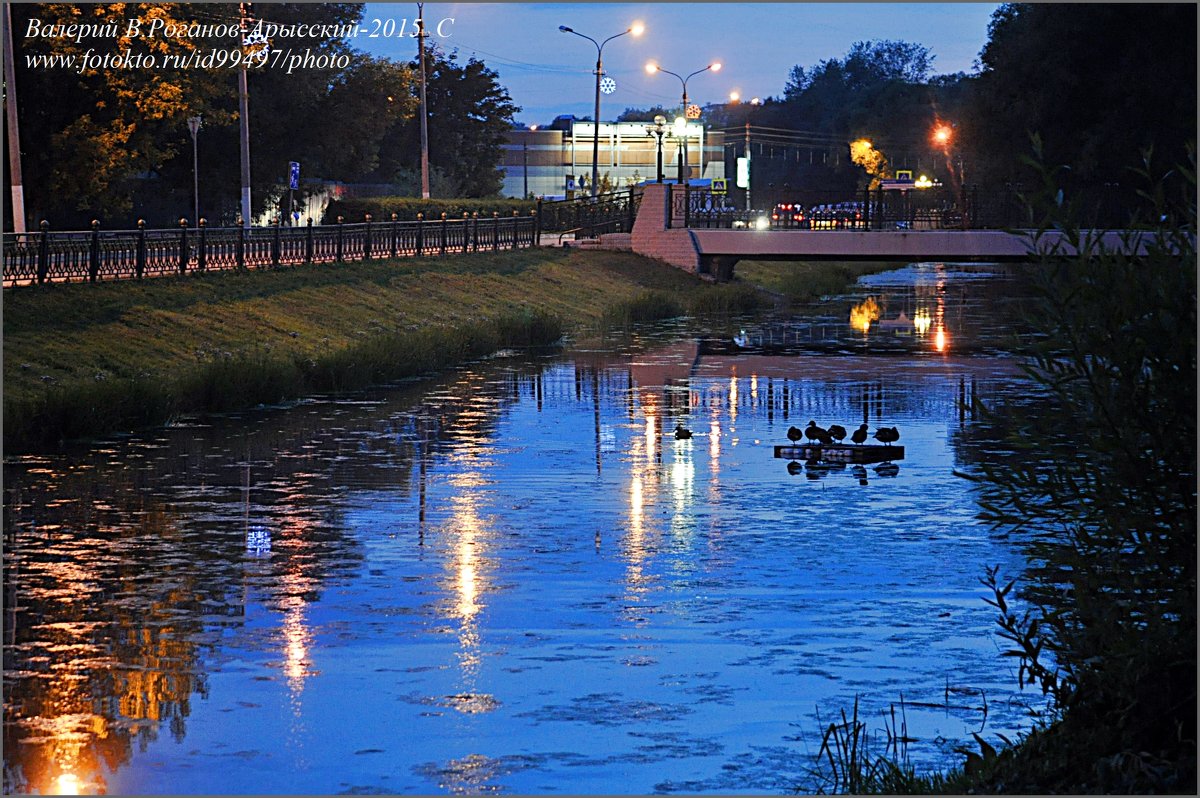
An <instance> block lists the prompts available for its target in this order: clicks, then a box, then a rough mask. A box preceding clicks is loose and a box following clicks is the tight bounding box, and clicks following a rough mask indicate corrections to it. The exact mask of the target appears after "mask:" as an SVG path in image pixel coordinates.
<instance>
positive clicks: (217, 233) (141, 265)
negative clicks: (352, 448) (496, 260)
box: [3, 212, 541, 288]
mask: <svg viewBox="0 0 1200 798" xmlns="http://www.w3.org/2000/svg"><path fill="white" fill-rule="evenodd" d="M539 221H540V219H539V217H538V216H537V214H536V213H535V214H533V215H531V216H518V215H516V213H515V212H514V215H513V216H511V217H501V216H500V215H499V214H498V213H493V215H492V216H490V217H486V216H485V217H482V218H481V217H480V216H479V214H478V213H476V214H472V215H470V216H468V215H467V214H463V216H462V217H461V218H454V219H451V218H447V217H446V215H445V214H442V218H440V219H421V218H418V219H417V220H416V221H408V222H401V221H398V220H397V219H396V218H395V215H393V217H392V219H391V220H388V221H383V222H378V221H374V220H372V219H371V218H370V217H369V216H368V217H367V219H366V221H364V222H359V223H355V224H344V223H342V222H341V221H339V222H338V223H337V224H332V225H316V226H314V225H313V224H311V222H310V223H309V224H308V225H307V226H305V227H282V226H280V225H279V224H278V223H277V224H274V225H272V226H270V227H252V228H243V227H218V228H210V227H206V226H205V225H204V222H203V220H201V224H200V226H199V227H195V228H189V227H187V226H186V223H184V224H181V225H180V227H179V228H177V229H174V230H151V229H147V228H146V226H145V224H144V223H140V224H139V225H138V227H137V229H136V230H101V229H100V224H99V222H93V223H92V229H91V231H90V232H89V231H70V232H56V231H52V230H50V227H49V225H48V224H47V223H45V222H43V223H42V225H41V229H40V230H39V231H38V232H35V233H5V234H4V242H3V246H4V287H6V288H8V287H12V286H19V285H30V284H38V283H48V282H93V283H94V282H99V281H101V280H119V279H128V278H133V279H141V278H143V277H152V276H158V275H165V274H190V273H196V272H204V271H210V270H221V269H269V268H279V267H283V266H292V265H297V264H302V263H336V262H345V261H359V260H374V259H382V258H401V257H420V256H424V255H446V254H453V253H465V252H481V251H485V252H486V251H491V252H495V251H498V250H502V249H523V248H527V247H533V246H536V245H537V241H538V238H539V236H540V234H541V226H540V224H539Z"/></svg>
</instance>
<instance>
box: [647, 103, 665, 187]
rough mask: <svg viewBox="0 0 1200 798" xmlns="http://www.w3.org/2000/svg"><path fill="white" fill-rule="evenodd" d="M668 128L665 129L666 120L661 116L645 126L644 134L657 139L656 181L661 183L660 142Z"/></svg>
mask: <svg viewBox="0 0 1200 798" xmlns="http://www.w3.org/2000/svg"><path fill="white" fill-rule="evenodd" d="M667 130H669V128H668V127H667V118H666V117H665V116H663V115H662V114H659V115H658V116H656V117H654V124H653V125H647V126H646V132H647V133H649V134H650V135H651V136H654V137H655V138H656V139H657V143H658V181H657V182H659V183H662V181H663V161H662V141H663V136H664V135H665V134H666V132H667Z"/></svg>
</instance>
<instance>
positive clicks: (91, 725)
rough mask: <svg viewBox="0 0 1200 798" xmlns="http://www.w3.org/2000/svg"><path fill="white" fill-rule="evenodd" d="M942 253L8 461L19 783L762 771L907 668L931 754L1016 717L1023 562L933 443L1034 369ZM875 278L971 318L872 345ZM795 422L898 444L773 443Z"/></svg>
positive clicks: (1024, 708)
mask: <svg viewBox="0 0 1200 798" xmlns="http://www.w3.org/2000/svg"><path fill="white" fill-rule="evenodd" d="M925 271H928V270H925ZM925 271H920V270H918V272H917V277H911V276H910V277H904V276H903V275H902V276H900V277H899V278H896V277H893V278H892V279H893V284H886V283H885V282H879V283H876V284H872V285H867V286H864V288H863V290H862V291H861V292H859V295H856V296H853V297H847V298H844V301H842V300H839V301H837V302H834V303H829V304H830V308H829V311H828V317H826V318H821V317H818V318H817V319H816V320H815V321H804V322H800V323H793V322H792V321H790V320H778V319H776V320H771V321H767V322H763V323H760V324H757V325H756V324H748V326H747V328H746V332H745V335H746V338H745V339H744V340H743V341H742V342H741V345H738V344H734V343H733V342H732V336H727V335H724V334H721V335H716V334H712V335H700V336H696V335H690V336H686V337H678V336H677V335H676V334H675V333H672V332H670V331H666V332H661V331H660V332H653V331H652V332H648V333H646V334H644V335H642V336H640V338H639V340H635V341H633V342H629V341H618V342H613V343H610V344H607V345H605V346H601V347H593V348H592V349H590V350H588V351H574V352H570V353H567V354H566V355H565V356H556V357H551V358H546V359H528V358H523V357H509V358H500V359H496V360H493V361H490V362H487V363H481V364H478V365H476V366H473V367H470V368H467V369H464V370H462V371H461V372H458V373H456V374H454V375H452V376H451V377H448V378H446V379H443V380H440V381H438V382H437V383H435V384H433V385H428V384H424V385H416V386H412V387H409V388H400V389H394V390H390V391H386V392H375V393H372V394H369V395H366V396H363V397H360V398H359V399H356V400H354V401H344V400H343V401H333V400H310V401H306V402H304V403H301V404H299V405H298V406H296V407H294V408H291V409H290V410H282V411H274V412H259V413H250V414H244V415H243V416H241V417H232V418H227V419H219V420H209V421H207V422H205V424H197V425H193V426H181V427H178V428H175V429H171V430H167V431H164V432H162V433H160V434H157V435H151V436H146V437H141V438H133V439H128V440H121V441H113V442H110V443H106V444H101V445H98V446H95V447H92V448H90V449H88V450H86V451H81V452H77V453H74V454H72V455H68V456H64V457H59V458H37V457H33V458H24V459H21V460H18V461H12V462H9V463H7V464H6V488H5V490H6V503H5V513H6V517H5V521H6V523H5V527H6V535H8V539H7V541H6V542H7V545H6V553H5V576H6V579H5V584H6V589H7V590H8V591H9V592H8V596H7V598H8V601H7V602H6V606H7V607H8V608H9V613H10V615H9V617H8V620H10V621H11V623H9V624H6V627H7V635H8V636H7V637H6V639H5V677H6V679H5V680H6V685H8V687H7V688H6V689H7V692H6V697H5V706H6V714H5V752H6V753H5V762H6V767H7V768H8V770H9V771H11V773H10V775H7V776H6V778H8V779H11V780H12V783H13V784H15V785H17V786H20V787H23V788H25V789H28V790H31V791H36V792H46V791H52V790H56V789H57V790H62V789H63V788H64V787H72V786H73V787H76V788H79V789H82V790H84V791H89V790H93V791H94V789H96V788H97V787H100V786H103V787H104V788H106V789H107V790H109V791H111V792H119V793H155V792H174V793H180V792H182V793H188V792H203V793H214V792H215V793H237V792H252V793H273V792H299V793H339V792H360V793H361V792H388V793H405V792H415V793H429V792H452V793H478V792H484V791H500V792H518V793H539V792H551V791H554V792H564V791H565V792H576V793H587V792H606V793H613V792H622V793H647V792H654V791H686V792H704V791H716V792H722V793H728V792H738V791H756V792H762V791H781V790H790V789H792V788H794V787H801V788H804V787H805V785H806V784H810V782H808V781H807V778H808V771H809V768H811V767H812V766H813V763H814V758H815V755H816V752H817V747H818V746H819V740H820V732H821V730H822V720H824V721H826V722H827V721H828V719H829V718H831V717H832V716H833V715H834V714H835V713H836V712H838V711H839V710H840V709H842V708H846V707H849V706H850V705H851V704H852V703H853V700H854V698H855V696H856V695H858V696H861V697H862V704H863V707H864V709H865V712H866V714H867V715H868V716H869V717H870V718H871V721H870V722H871V724H872V727H873V728H882V726H883V721H882V719H881V717H880V713H881V712H883V711H885V710H888V709H889V707H890V706H891V705H893V704H895V705H897V711H898V712H899V711H900V710H899V703H900V701H901V697H902V696H903V699H904V701H905V707H904V710H903V712H904V716H905V717H906V720H907V726H908V733H909V734H910V735H911V736H912V737H915V738H917V740H918V742H917V743H914V744H912V745H911V746H909V749H908V754H909V756H910V757H911V758H912V760H913V761H914V762H915V763H916V764H918V765H943V764H946V763H948V762H953V761H956V760H957V757H956V756H954V755H952V754H951V753H950V751H951V749H952V748H953V746H954V745H955V744H957V743H958V742H960V741H961V740H963V739H964V738H969V737H970V734H971V732H973V731H979V730H981V729H982V730H983V733H984V734H985V736H986V735H992V734H995V733H997V732H999V733H1003V734H1007V735H1009V736H1012V735H1013V734H1014V733H1015V732H1016V731H1017V730H1018V729H1020V728H1025V727H1027V725H1028V718H1027V715H1028V710H1029V708H1030V707H1031V706H1034V705H1036V704H1037V700H1036V696H1031V695H1025V694H1021V693H1019V692H1018V691H1017V690H1016V679H1015V674H1014V673H1013V672H1012V671H1011V669H1010V666H1009V663H1007V662H1006V661H1004V660H1002V659H1001V658H1000V657H998V656H997V644H996V641H995V638H994V636H993V634H992V613H991V611H990V610H989V608H988V607H987V606H986V605H984V603H983V601H982V596H983V589H982V587H981V586H980V584H979V583H978V578H979V577H980V576H981V575H982V574H983V569H984V567H985V566H987V565H994V564H1002V565H1004V566H1005V569H1006V571H1009V572H1012V571H1015V570H1017V569H1018V568H1019V566H1020V564H1021V558H1020V555H1019V552H1018V551H1016V549H1015V548H1014V547H1013V546H1012V544H1010V543H1009V542H1008V541H1005V540H999V539H996V538H994V537H993V536H992V535H991V534H989V532H988V530H987V529H986V528H984V527H982V526H981V525H979V524H978V523H977V522H976V521H975V518H974V515H975V512H976V506H975V504H974V501H973V498H972V495H971V493H970V490H969V485H968V484H967V483H965V482H964V481H962V480H959V479H956V478H954V477H953V476H952V473H951V472H952V470H953V469H955V468H960V467H969V466H970V465H971V463H970V462H968V460H969V458H970V457H972V456H975V455H974V454H973V453H972V450H970V449H967V448H964V447H962V446H960V445H959V443H958V438H959V437H960V435H961V433H962V432H963V431H964V430H967V429H968V428H970V426H971V425H972V424H974V423H976V422H975V420H974V419H973V418H972V417H971V415H970V413H969V412H967V410H966V409H965V408H964V401H966V400H969V399H970V398H972V397H974V396H981V397H994V396H996V395H998V394H1000V393H1002V392H1004V391H1008V390H1012V389H1013V386H1014V385H1015V384H1016V379H1017V375H1016V370H1015V368H1014V366H1013V363H1012V361H1010V360H1008V359H1007V358H1005V357H1003V356H999V355H997V352H998V351H999V350H998V349H997V346H998V344H997V341H996V340H995V338H994V336H993V335H992V333H993V332H994V331H996V330H999V329H1001V328H1003V324H1001V323H1000V322H999V321H997V319H996V317H995V315H994V309H993V310H988V308H991V307H992V304H993V303H992V301H991V299H990V296H991V295H992V294H995V293H996V284H995V280H994V279H991V280H989V279H982V280H981V279H979V278H978V277H977V276H976V274H974V273H972V274H971V276H969V277H964V278H962V279H960V280H956V279H955V278H954V277H953V274H952V273H951V274H950V276H949V277H947V276H946V275H947V270H945V269H944V268H943V269H942V270H941V271H942V274H941V275H940V277H939V278H938V280H935V281H934V282H933V283H932V284H931V285H932V286H933V288H932V289H930V291H931V292H927V293H925V294H923V293H922V291H923V290H924V288H923V286H924V285H925V283H924V282H922V280H923V279H924V277H925ZM939 281H940V283H941V288H940V289H939V288H938V287H937V285H938V282H939ZM888 286H890V288H889V287H888ZM977 286H978V287H977ZM885 289H886V290H885ZM948 291H949V292H950V293H947V292H948ZM889 292H890V293H889ZM988 292H992V294H989V293H988ZM868 295H870V296H873V297H875V298H876V302H877V304H878V305H879V306H880V307H881V308H883V309H884V314H883V317H884V318H892V319H895V318H897V316H896V315H895V314H896V313H897V312H898V310H899V311H904V312H905V313H908V311H907V310H905V307H908V306H907V305H905V303H910V305H911V306H912V312H911V314H910V315H908V318H915V317H916V316H917V315H918V314H919V313H920V312H921V311H920V310H919V309H917V308H916V307H915V306H916V304H918V303H919V302H922V301H925V300H923V299H922V297H925V299H927V300H931V301H932V303H933V304H932V305H931V311H930V312H931V316H930V317H931V319H933V318H935V317H936V315H937V313H938V311H937V307H938V306H937V299H938V297H939V296H941V298H942V305H941V311H940V312H941V318H942V320H943V324H945V325H946V326H947V328H948V329H949V330H950V333H951V336H952V340H953V341H954V342H955V344H954V346H952V347H951V348H950V349H949V350H946V349H945V348H943V350H941V351H938V350H937V349H936V347H931V346H929V345H927V343H926V339H927V338H928V334H929V331H928V330H926V331H925V332H919V331H918V328H917V326H914V328H913V330H914V332H913V333H912V334H906V337H905V338H904V339H903V342H902V343H901V344H896V345H894V346H893V345H892V344H891V343H889V342H888V341H882V340H880V339H879V338H876V339H874V340H872V339H871V338H870V336H872V335H874V336H884V335H886V336H889V337H890V338H895V337H896V333H895V329H894V328H893V329H889V328H886V327H884V328H880V327H878V326H877V327H876V329H875V330H874V331H873V332H872V331H870V330H868V332H867V333H866V336H867V338H866V340H863V335H862V333H861V331H858V330H855V329H854V328H852V327H850V325H849V323H848V320H847V318H846V315H845V313H846V310H847V309H848V308H849V307H851V306H852V305H856V304H858V303H860V302H861V301H862V300H863V299H864V298H865V297H866V296H868ZM835 305H836V307H834V306H835ZM954 313H959V314H960V316H959V318H958V319H957V320H956V319H955V317H954V315H953V314H954ZM989 314H993V315H989ZM931 326H932V325H931ZM889 347H891V349H889ZM892 350H895V351H892ZM880 351H885V352H887V351H891V354H887V355H886V356H883V355H880V354H879V352H880ZM809 419H815V420H817V421H818V423H821V424H828V423H840V424H842V425H843V426H846V427H847V428H848V429H853V428H855V427H857V425H858V424H859V423H868V424H870V425H871V428H872V429H875V428H876V427H877V426H882V425H888V426H890V425H893V424H894V425H896V426H897V427H899V428H900V430H901V434H902V438H901V441H900V443H902V444H903V445H904V446H905V457H904V459H903V460H900V461H898V462H895V463H891V464H875V465H870V466H866V467H855V466H842V467H838V466H836V465H831V466H828V467H822V466H818V465H815V464H802V466H801V467H800V468H796V467H792V468H789V464H788V463H787V462H786V461H785V460H780V459H776V458H774V457H773V451H772V447H773V446H774V445H775V444H778V443H784V442H786V437H785V433H786V430H787V429H788V427H789V426H790V425H792V424H797V425H798V426H803V425H804V424H805V423H807V422H808V420H809ZM677 424H683V425H684V426H685V427H686V428H688V429H689V430H691V431H692V437H691V438H690V439H687V440H678V439H676V437H675V436H674V434H673V430H674V429H675V427H676V425H677ZM985 706H986V710H985V709H984V707H985ZM818 713H819V718H818ZM877 721H878V722H877ZM167 730H169V732H170V733H169V734H167V733H165V732H166V731H167ZM160 731H163V732H164V733H162V734H160ZM72 779H74V780H75V781H72Z"/></svg>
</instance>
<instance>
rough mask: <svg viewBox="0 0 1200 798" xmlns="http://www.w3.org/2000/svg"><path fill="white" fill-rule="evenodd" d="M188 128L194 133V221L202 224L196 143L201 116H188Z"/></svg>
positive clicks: (197, 148) (198, 156) (198, 157)
mask: <svg viewBox="0 0 1200 798" xmlns="http://www.w3.org/2000/svg"><path fill="white" fill-rule="evenodd" d="M188 130H189V131H190V132H191V134H192V199H193V200H194V202H195V204H194V205H193V206H192V207H193V210H194V211H195V213H196V215H195V216H194V217H193V219H192V221H193V223H194V224H200V169H199V166H200V155H199V147H198V145H197V143H196V134H197V133H199V132H200V117H199V116H189V117H188Z"/></svg>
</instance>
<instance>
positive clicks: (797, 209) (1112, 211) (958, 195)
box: [670, 185, 1133, 231]
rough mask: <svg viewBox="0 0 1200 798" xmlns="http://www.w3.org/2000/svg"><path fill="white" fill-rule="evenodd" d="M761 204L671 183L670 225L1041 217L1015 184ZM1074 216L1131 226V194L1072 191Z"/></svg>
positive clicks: (793, 194)
mask: <svg viewBox="0 0 1200 798" xmlns="http://www.w3.org/2000/svg"><path fill="white" fill-rule="evenodd" d="M764 194H766V196H765V197H764V201H765V202H766V203H769V204H766V205H765V206H760V207H759V208H757V209H754V210H745V209H739V208H735V207H733V206H732V204H731V203H730V202H729V200H728V199H726V198H725V197H724V196H722V195H717V194H713V193H712V192H711V191H710V190H708V189H698V188H697V189H691V188H688V187H686V186H685V187H682V188H680V187H676V192H675V193H674V194H673V195H672V202H671V206H670V213H671V218H672V226H676V227H693V228H696V227H724V228H745V229H772V230H859V231H866V230H881V231H882V230H1005V229H1020V228H1030V227H1036V226H1037V224H1038V219H1036V218H1035V214H1034V212H1033V211H1031V209H1030V207H1029V205H1028V203H1027V202H1026V198H1025V193H1024V191H1023V190H1022V187H1021V186H1019V185H1011V186H1005V187H1003V188H1000V189H987V188H984V187H980V186H975V185H970V186H963V187H960V188H951V187H947V186H943V187H937V188H929V189H915V188H914V189H910V190H907V191H897V190H882V189H877V190H874V191H871V190H864V191H862V192H860V193H858V194H857V195H849V194H846V193H845V192H842V193H830V192H816V191H783V192H777V191H772V192H770V193H767V192H764ZM1075 201H1076V202H1077V204H1078V205H1079V210H1080V215H1079V218H1080V219H1081V220H1083V221H1084V222H1085V223H1086V224H1087V225H1088V226H1091V227H1096V228H1103V229H1118V228H1121V227H1125V226H1127V225H1128V224H1129V220H1130V218H1131V212H1132V210H1133V207H1132V205H1131V202H1130V198H1129V197H1128V196H1127V195H1124V194H1122V193H1121V192H1120V190H1119V187H1116V186H1097V187H1088V188H1086V189H1079V190H1077V191H1076V192H1075Z"/></svg>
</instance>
